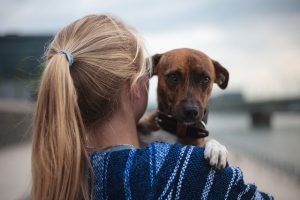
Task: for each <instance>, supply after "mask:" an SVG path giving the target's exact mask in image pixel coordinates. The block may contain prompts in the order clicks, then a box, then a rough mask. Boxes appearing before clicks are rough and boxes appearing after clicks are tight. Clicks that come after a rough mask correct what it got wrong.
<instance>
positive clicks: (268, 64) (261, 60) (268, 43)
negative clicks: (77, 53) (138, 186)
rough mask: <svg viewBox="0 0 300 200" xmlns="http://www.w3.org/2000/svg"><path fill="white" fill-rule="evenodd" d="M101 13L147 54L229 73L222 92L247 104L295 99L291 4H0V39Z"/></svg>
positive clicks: (295, 30) (296, 28)
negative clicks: (180, 51)
mask: <svg viewBox="0 0 300 200" xmlns="http://www.w3.org/2000/svg"><path fill="white" fill-rule="evenodd" d="M103 12H109V13H113V14H115V15H117V16H119V17H120V18H122V19H123V20H124V21H125V22H126V23H127V24H130V25H132V26H134V27H136V28H137V29H138V30H139V31H140V32H141V33H142V35H143V36H144V38H145V41H146V44H147V47H148V50H149V52H150V53H156V52H164V51H166V50H169V49H172V48H179V47H190V48H196V49H199V50H202V51H204V52H206V53H207V54H208V55H209V56H211V57H212V58H214V59H216V60H218V61H219V62H220V63H222V64H223V65H224V66H225V67H226V68H227V69H228V70H229V71H230V74H231V79H230V85H229V89H228V91H234V90H242V92H243V93H244V94H245V95H246V97H247V98H248V99H249V100H252V99H253V100H257V99H270V98H285V97H294V96H300V37H299V35H300V1H298V0H286V1H283V0H281V1H279V0H252V1H241V0H230V1H222V0H207V1H200V0H186V1H175V0H165V1H161V0H160V1H159V0H154V1H146V0H145V1H142V0H128V1H125V0H111V1H107V0H106V1H100V0H65V1H62V0H51V1H44V0H43V1H42V0H1V7H0V34H2V35H4V34H12V33H18V34H53V33H55V32H56V31H58V30H59V29H60V28H62V27H63V26H65V25H67V24H68V23H70V22H72V21H74V20H75V19H78V18H80V17H82V16H84V15H87V14H92V13H103ZM154 82H155V81H154ZM151 91H152V90H151ZM218 92H220V91H219V90H217V91H216V93H218ZM152 93H153V92H152ZM152 96H153V94H152Z"/></svg>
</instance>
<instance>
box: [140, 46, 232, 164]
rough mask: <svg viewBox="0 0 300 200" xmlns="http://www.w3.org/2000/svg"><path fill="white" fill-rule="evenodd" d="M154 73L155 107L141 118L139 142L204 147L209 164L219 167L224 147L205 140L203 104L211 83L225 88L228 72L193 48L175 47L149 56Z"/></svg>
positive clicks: (223, 156) (207, 96)
mask: <svg viewBox="0 0 300 200" xmlns="http://www.w3.org/2000/svg"><path fill="white" fill-rule="evenodd" d="M152 65H153V75H157V76H158V87H157V100H158V110H157V111H155V112H153V113H151V114H150V115H148V116H146V117H144V118H143V119H142V120H141V121H140V123H139V125H138V130H139V132H140V133H141V140H142V142H146V143H150V142H152V141H157V140H159V141H166V142H172V143H176V142H180V143H182V144H192V145H199V146H205V147H206V149H205V157H206V158H208V159H209V160H210V164H211V165H215V166H217V167H218V168H223V167H225V165H226V161H227V154H228V153H227V150H226V148H225V147H224V146H223V145H221V144H219V143H218V142H217V141H215V140H208V141H206V142H205V140H204V138H205V137H206V136H207V135H208V131H207V130H206V129H205V123H204V122H205V121H206V119H205V118H206V117H207V112H206V106H207V102H208V99H209V97H210V95H211V91H212V88H213V83H216V84H218V86H219V87H220V88H221V89H225V88H226V87H227V84H228V80H229V73H228V71H227V70H226V69H225V68H224V67H223V66H222V65H220V64H219V63H218V62H217V61H215V60H212V59H211V58H209V57H208V56H207V55H205V54H204V53H202V52H200V51H197V50H194V49H187V48H184V49H175V50H171V51H168V52H166V53H164V54H156V55H154V56H153V57H152Z"/></svg>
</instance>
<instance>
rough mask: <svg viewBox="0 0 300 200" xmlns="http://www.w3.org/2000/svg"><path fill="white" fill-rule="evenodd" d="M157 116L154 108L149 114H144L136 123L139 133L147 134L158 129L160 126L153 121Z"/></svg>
mask: <svg viewBox="0 0 300 200" xmlns="http://www.w3.org/2000/svg"><path fill="white" fill-rule="evenodd" d="M157 116H158V112H157V111H156V110H155V111H153V112H151V113H149V114H145V115H144V116H143V117H142V119H141V120H140V121H139V122H138V124H137V130H138V132H139V134H143V135H149V134H150V133H151V132H153V131H157V130H159V129H160V127H159V126H158V124H157V123H156V121H155V118H156V117H157Z"/></svg>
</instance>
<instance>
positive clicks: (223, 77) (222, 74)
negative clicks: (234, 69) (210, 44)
mask: <svg viewBox="0 0 300 200" xmlns="http://www.w3.org/2000/svg"><path fill="white" fill-rule="evenodd" d="M211 61H212V62H213V65H214V67H215V73H216V79H215V83H217V84H218V85H219V87H220V88H221V89H223V90H224V89H226V87H227V85H228V81H229V72H228V71H227V69H225V67H223V66H222V65H221V64H220V63H219V62H218V61H215V60H213V59H212V60H211Z"/></svg>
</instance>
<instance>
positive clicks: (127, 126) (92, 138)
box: [88, 111, 139, 149]
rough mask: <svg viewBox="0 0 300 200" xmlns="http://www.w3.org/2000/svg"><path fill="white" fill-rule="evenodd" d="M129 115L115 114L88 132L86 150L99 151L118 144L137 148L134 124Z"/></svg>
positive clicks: (126, 113) (125, 113)
mask: <svg viewBox="0 0 300 200" xmlns="http://www.w3.org/2000/svg"><path fill="white" fill-rule="evenodd" d="M130 114H132V113H128V112H122V111H120V112H117V113H116V114H115V115H114V116H113V117H112V118H111V119H110V120H107V121H106V122H103V123H102V124H101V125H99V126H96V127H95V128H94V129H93V130H91V131H89V133H88V135H89V138H88V148H91V149H100V148H106V147H111V146H116V145H120V144H131V145H133V146H135V147H139V140H138V134H137V129H136V122H135V120H134V117H133V116H130Z"/></svg>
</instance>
